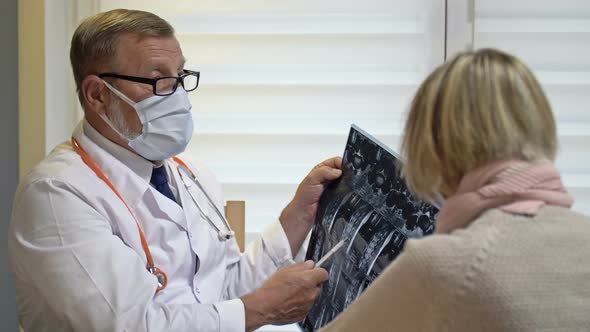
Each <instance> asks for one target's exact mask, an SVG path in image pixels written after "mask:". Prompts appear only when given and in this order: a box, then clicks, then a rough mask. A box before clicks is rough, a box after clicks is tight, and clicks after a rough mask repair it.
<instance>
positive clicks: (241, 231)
mask: <svg viewBox="0 0 590 332" xmlns="http://www.w3.org/2000/svg"><path fill="white" fill-rule="evenodd" d="M225 217H226V218H227V222H229V225H230V226H231V228H232V230H233V231H234V233H235V236H236V241H238V246H239V247H240V251H242V252H244V242H245V240H246V202H245V201H227V202H226V203H225Z"/></svg>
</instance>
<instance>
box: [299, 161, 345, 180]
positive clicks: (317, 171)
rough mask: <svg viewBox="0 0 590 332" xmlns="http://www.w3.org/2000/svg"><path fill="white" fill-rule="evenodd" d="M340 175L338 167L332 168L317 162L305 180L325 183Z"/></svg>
mask: <svg viewBox="0 0 590 332" xmlns="http://www.w3.org/2000/svg"><path fill="white" fill-rule="evenodd" d="M341 175H342V171H341V170H340V169H339V168H333V167H330V166H328V165H322V164H318V165H317V166H316V167H314V169H312V170H311V172H309V175H308V176H307V181H308V183H309V184H312V185H313V184H325V183H327V182H330V181H333V180H336V179H337V178H339V177H340V176H341Z"/></svg>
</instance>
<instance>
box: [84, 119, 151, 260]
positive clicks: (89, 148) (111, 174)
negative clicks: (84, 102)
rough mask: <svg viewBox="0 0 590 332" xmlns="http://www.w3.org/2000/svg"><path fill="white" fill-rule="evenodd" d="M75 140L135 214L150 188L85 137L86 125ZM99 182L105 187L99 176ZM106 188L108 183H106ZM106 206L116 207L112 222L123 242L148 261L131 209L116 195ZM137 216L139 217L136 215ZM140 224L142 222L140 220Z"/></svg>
mask: <svg viewBox="0 0 590 332" xmlns="http://www.w3.org/2000/svg"><path fill="white" fill-rule="evenodd" d="M73 137H74V138H76V140H77V141H78V143H79V144H80V146H81V147H82V149H84V150H85V151H86V153H88V155H89V156H90V157H91V158H92V159H93V160H94V162H95V163H96V164H97V165H98V166H99V167H100V168H101V170H102V171H103V172H104V174H105V176H106V177H107V178H108V179H109V180H110V181H111V182H112V183H113V185H114V186H115V188H116V189H117V191H119V193H120V194H121V196H122V197H123V199H124V200H125V203H127V206H129V208H130V209H131V211H133V213H134V215H135V214H136V211H135V209H134V207H135V206H136V205H137V202H138V201H139V200H140V199H141V197H142V196H143V195H144V193H145V191H146V190H147V189H148V187H149V185H147V184H144V183H142V182H145V181H143V180H142V179H141V178H139V176H137V175H136V174H134V173H133V172H132V171H131V170H130V169H129V168H128V167H127V166H126V165H125V164H123V163H121V162H120V161H119V160H117V159H116V158H114V157H113V156H111V155H110V154H109V153H107V152H106V151H104V150H103V149H102V148H101V147H99V146H98V145H97V144H96V143H94V142H93V141H92V140H91V139H89V138H88V137H87V136H86V135H84V132H83V129H82V122H80V124H79V125H78V126H77V127H76V129H75V130H74V133H73ZM96 181H97V183H100V185H102V184H103V181H102V180H100V179H99V178H98V176H97V178H96ZM104 185H105V186H106V183H104ZM104 200H105V204H112V206H111V207H109V208H110V209H112V210H113V216H112V219H113V220H111V222H115V223H116V227H117V228H118V230H119V232H120V233H121V237H122V239H123V241H124V242H125V243H126V244H127V245H128V246H129V247H131V248H133V250H135V251H136V252H137V253H138V254H139V255H140V256H141V257H142V259H144V260H146V259H145V254H144V252H143V247H142V246H141V239H140V237H139V232H138V231H137V224H136V222H135V219H134V218H133V216H132V215H131V214H130V213H129V211H128V210H127V207H125V205H124V204H123V202H121V200H119V199H118V198H117V196H116V195H115V193H113V195H112V197H108V198H107V197H105V198H104ZM136 217H138V216H137V215H136ZM138 221H139V220H138Z"/></svg>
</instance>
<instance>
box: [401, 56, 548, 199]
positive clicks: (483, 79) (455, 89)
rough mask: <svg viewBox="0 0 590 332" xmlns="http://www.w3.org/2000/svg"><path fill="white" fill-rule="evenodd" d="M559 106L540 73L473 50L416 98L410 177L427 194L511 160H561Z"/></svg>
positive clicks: (409, 137) (409, 128) (408, 136)
mask: <svg viewBox="0 0 590 332" xmlns="http://www.w3.org/2000/svg"><path fill="white" fill-rule="evenodd" d="M557 145H558V143H557V134H556V128H555V120H554V119H553V114H552V112H551V107H550V105H549V102H548V101H547V98H546V97H545V94H544V93H543V90H542V89H541V86H540V85H539V83H538V82H537V80H536V79H535V77H534V75H533V74H532V72H531V71H530V70H529V69H528V68H527V67H526V66H525V65H524V64H523V63H522V62H520V60H518V59H517V58H515V57H513V56H511V55H509V54H506V53H503V52H501V51H498V50H493V49H482V50H479V51H477V52H466V53H462V54H459V55H457V56H456V57H455V58H453V59H452V60H450V61H448V62H446V63H445V64H443V65H441V66H440V67H438V68H437V69H436V70H434V72H432V73H431V74H430V75H429V76H428V78H426V80H425V81H424V82H423V83H422V85H421V86H420V87H419V89H418V91H417V93H416V95H415V97H414V100H413V101H412V104H411V107H410V111H409V115H408V119H407V122H406V127H405V133H404V137H403V140H402V153H403V154H404V156H405V157H406V163H405V166H404V168H403V174H404V176H405V178H406V181H407V183H408V185H409V187H410V189H411V190H412V191H413V192H414V193H415V194H417V195H418V196H419V197H422V198H425V199H429V200H434V199H436V196H437V193H442V194H443V195H451V194H453V193H454V192H455V191H456V190H457V187H458V185H459V182H460V181H461V178H462V177H463V176H464V175H465V174H466V173H467V172H469V171H470V170H472V169H474V168H477V167H479V166H482V165H484V164H486V163H489V162H491V161H496V160H504V159H510V158H515V159H520V160H526V161H535V160H540V159H550V160H553V159H554V158H555V154H556V151H557Z"/></svg>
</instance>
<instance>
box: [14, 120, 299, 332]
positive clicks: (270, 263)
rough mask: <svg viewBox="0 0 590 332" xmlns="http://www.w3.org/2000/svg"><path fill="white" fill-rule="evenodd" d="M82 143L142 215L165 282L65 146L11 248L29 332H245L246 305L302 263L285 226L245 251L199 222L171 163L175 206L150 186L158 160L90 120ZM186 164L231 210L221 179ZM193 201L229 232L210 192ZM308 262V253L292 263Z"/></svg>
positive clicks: (20, 193)
mask: <svg viewBox="0 0 590 332" xmlns="http://www.w3.org/2000/svg"><path fill="white" fill-rule="evenodd" d="M73 136H74V137H75V138H76V139H77V141H78V142H79V144H80V146H81V147H82V148H83V149H84V150H85V151H86V152H87V153H88V154H89V155H90V156H91V157H92V159H93V160H94V161H95V162H96V164H97V165H98V166H99V167H100V168H101V169H102V171H103V172H104V173H105V175H106V176H107V177H108V178H109V179H110V180H111V182H112V183H113V184H114V186H115V187H116V188H117V190H118V191H119V193H120V194H121V196H122V197H123V199H124V200H125V201H126V203H127V204H128V205H129V207H130V209H131V210H132V212H133V214H134V215H135V216H136V217H137V220H138V222H139V223H140V225H141V227H142V229H143V231H144V233H145V236H146V240H147V242H148V245H149V248H150V250H151V254H152V256H153V259H154V263H155V265H156V266H157V267H158V268H160V269H161V270H162V271H164V272H165V273H166V274H167V275H168V285H167V287H166V288H165V289H164V290H162V291H160V292H158V293H157V294H156V287H157V279H156V277H155V276H154V275H152V274H151V273H149V272H148V271H147V270H146V263H147V260H146V256H145V253H144V251H143V248H142V246H141V242H140V237H139V233H138V229H137V226H136V223H135V220H134V219H133V217H132V216H131V214H130V213H129V211H128V210H127V208H126V207H125V205H124V204H123V202H122V201H121V200H120V199H119V198H117V196H116V195H115V194H114V193H113V191H112V190H111V189H110V188H109V187H108V186H107V185H106V184H105V183H104V182H103V181H102V180H100V179H99V178H98V177H97V175H96V174H95V173H94V172H93V171H92V170H91V169H90V168H89V167H88V166H87V165H86V164H85V163H84V162H83V161H82V159H81V158H80V156H79V155H78V154H77V153H76V152H75V151H74V150H73V148H72V146H71V144H70V143H69V142H68V143H63V144H61V145H59V146H58V147H56V148H55V149H54V150H53V151H52V152H51V153H50V154H49V156H48V157H47V158H46V159H45V160H43V161H42V162H41V163H40V164H39V165H37V167H35V169H33V171H31V172H30V173H29V174H28V175H27V176H26V177H25V178H24V179H23V180H22V181H21V183H20V185H19V188H18V190H17V194H16V196H15V201H14V208H13V214H12V221H11V225H10V231H9V239H8V247H9V256H10V266H11V270H12V272H13V274H14V278H15V283H16V289H17V305H18V312H19V318H20V322H21V325H22V326H23V327H24V329H25V331H74V330H75V331H244V330H245V315H244V306H243V303H242V301H241V300H240V299H239V297H240V296H242V295H244V294H247V293H249V292H251V291H253V290H254V289H256V288H257V287H259V286H260V285H261V284H262V283H263V282H264V281H265V280H266V279H267V278H268V277H269V276H270V275H271V274H272V273H274V272H275V271H276V270H277V269H278V268H280V267H283V266H285V265H288V264H291V263H294V259H293V256H292V254H291V249H290V245H289V242H288V239H287V237H286V235H285V233H284V231H283V229H282V227H281V225H280V223H279V222H278V221H277V222H274V223H272V224H271V225H269V227H267V229H266V230H265V231H264V232H263V234H262V237H261V239H259V240H257V241H255V242H253V243H252V244H251V245H250V246H248V248H247V249H246V252H245V253H244V254H241V253H240V251H239V248H238V246H237V243H236V241H235V239H232V240H229V241H220V240H219V238H218V236H217V231H216V230H215V229H214V228H213V227H211V226H210V225H209V224H208V223H207V221H206V220H205V219H204V218H203V217H202V216H201V214H200V212H199V210H198V209H197V207H196V206H195V204H194V203H193V201H192V200H191V198H190V196H189V194H188V193H187V191H186V189H185V187H184V185H183V184H182V182H181V180H180V178H179V175H178V172H177V171H176V166H177V165H176V164H175V163H174V162H173V161H171V160H166V161H164V166H165V167H166V168H167V174H168V177H169V182H170V187H171V189H172V191H173V193H174V195H175V196H176V198H177V201H178V204H177V203H175V202H173V201H172V200H170V199H168V198H167V197H165V196H164V195H162V194H161V193H159V192H158V191H156V190H155V189H154V188H153V187H152V186H150V184H149V181H150V177H151V173H152V169H153V167H154V164H153V163H152V162H150V161H147V160H145V159H143V158H142V157H140V156H138V155H136V154H134V153H132V152H130V151H128V150H126V149H124V148H122V147H120V146H118V145H116V144H114V143H112V142H110V141H109V140H107V139H106V138H104V137H103V136H102V135H101V134H99V133H98V132H97V131H96V130H95V129H94V128H92V126H90V125H89V124H88V122H86V121H82V122H81V123H80V124H79V125H78V127H77V128H76V129H75V131H74V133H73ZM181 159H182V160H183V161H185V162H186V163H187V164H188V165H189V167H190V168H191V170H192V171H193V172H194V173H195V174H196V176H197V178H198V179H199V181H200V182H201V184H202V185H203V186H204V187H205V190H207V192H208V193H209V195H210V196H211V198H212V200H213V201H214V203H215V205H217V208H218V209H220V211H223V197H222V191H221V186H220V184H219V183H218V182H217V180H216V179H215V177H214V176H213V174H212V173H211V172H210V171H209V170H208V169H207V168H206V167H204V166H203V165H202V164H200V163H195V162H191V161H190V160H187V158H186V157H181ZM196 194H197V200H198V201H199V203H200V204H201V206H202V207H204V208H205V210H208V211H206V213H207V215H208V216H209V217H210V218H211V219H212V220H214V221H216V222H219V224H218V225H219V226H221V227H222V226H223V223H222V222H221V221H220V220H218V219H219V218H218V217H217V216H216V214H215V212H214V210H213V207H212V206H211V205H210V204H209V203H208V201H207V200H206V198H205V197H204V195H203V194H201V193H199V192H198V191H197V192H196ZM222 229H223V228H222ZM303 258H304V250H303V249H301V250H300V251H299V252H298V254H297V256H296V258H295V261H302V260H303ZM197 262H198V264H197Z"/></svg>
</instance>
